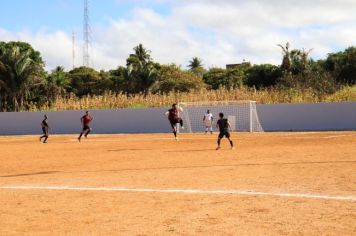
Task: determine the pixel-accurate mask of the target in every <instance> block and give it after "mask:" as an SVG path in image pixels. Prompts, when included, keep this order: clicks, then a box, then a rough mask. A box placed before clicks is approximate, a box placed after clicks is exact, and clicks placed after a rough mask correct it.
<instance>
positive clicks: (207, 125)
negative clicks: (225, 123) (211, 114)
mask: <svg viewBox="0 0 356 236" xmlns="http://www.w3.org/2000/svg"><path fill="white" fill-rule="evenodd" d="M204 125H205V127H211V126H213V122H211V121H210V120H209V121H204Z"/></svg>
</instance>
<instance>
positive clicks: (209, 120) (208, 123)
mask: <svg viewBox="0 0 356 236" xmlns="http://www.w3.org/2000/svg"><path fill="white" fill-rule="evenodd" d="M213 120H214V116H213V114H211V112H210V110H207V112H206V114H205V115H204V118H203V122H204V125H205V134H207V133H208V131H210V133H211V134H213Z"/></svg>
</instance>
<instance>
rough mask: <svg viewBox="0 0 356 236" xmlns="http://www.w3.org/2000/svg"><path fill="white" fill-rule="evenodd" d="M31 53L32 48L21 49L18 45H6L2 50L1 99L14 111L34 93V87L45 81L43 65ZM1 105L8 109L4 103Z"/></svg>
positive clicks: (0, 56)
mask: <svg viewBox="0 0 356 236" xmlns="http://www.w3.org/2000/svg"><path fill="white" fill-rule="evenodd" d="M30 54H31V50H26V51H21V50H20V47H18V46H13V47H7V48H6V47H4V48H2V50H1V52H0V81H1V82H0V90H2V91H4V95H2V98H0V99H2V100H3V101H6V102H8V103H9V105H10V107H9V108H10V109H12V110H14V111H19V109H20V107H23V106H24V104H25V102H26V101H28V100H29V98H30V97H31V95H33V88H34V87H37V86H39V85H41V84H42V83H43V79H42V74H41V73H43V70H42V65H39V64H38V63H35V62H34V61H33V60H32V59H31V57H30ZM1 94H2V93H1ZM1 106H2V107H1ZM1 106H0V109H6V107H4V104H1Z"/></svg>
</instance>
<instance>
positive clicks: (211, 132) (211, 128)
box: [210, 124, 213, 134]
mask: <svg viewBox="0 0 356 236" xmlns="http://www.w3.org/2000/svg"><path fill="white" fill-rule="evenodd" d="M210 134H213V124H211V125H210Z"/></svg>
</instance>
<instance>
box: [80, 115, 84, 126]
mask: <svg viewBox="0 0 356 236" xmlns="http://www.w3.org/2000/svg"><path fill="white" fill-rule="evenodd" d="M80 123H82V124H83V123H84V116H82V117H81V118H80Z"/></svg>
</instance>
